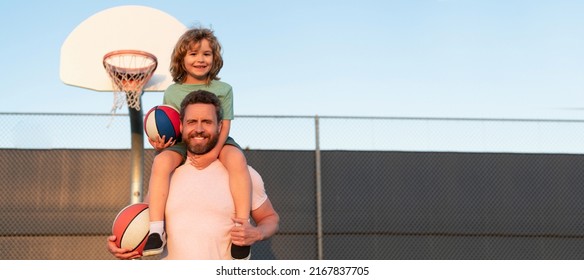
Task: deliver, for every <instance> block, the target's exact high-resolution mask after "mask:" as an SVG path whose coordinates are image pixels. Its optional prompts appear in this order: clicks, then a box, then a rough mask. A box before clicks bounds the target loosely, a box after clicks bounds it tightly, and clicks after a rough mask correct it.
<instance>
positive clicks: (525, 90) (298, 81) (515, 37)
mask: <svg viewBox="0 0 584 280" xmlns="http://www.w3.org/2000/svg"><path fill="white" fill-rule="evenodd" d="M130 4H131V5H145V6H150V7H153V8H156V9H159V10H161V11H164V12H166V13H169V14H171V15H173V16H174V17H176V18H177V19H178V20H179V21H181V22H182V23H184V24H185V25H186V26H192V25H194V24H200V25H203V26H211V27H212V28H213V29H214V30H215V32H216V35H217V36H218V37H219V39H220V41H221V43H222V44H223V47H224V59H225V66H224V68H223V70H222V71H221V73H220V76H221V77H222V80H224V81H226V82H228V83H230V84H231V85H232V86H233V87H234V93H235V113H236V115H237V114H239V115H315V114H318V115H321V116H415V117H488V118H491V117H494V118H537V119H584V110H579V109H580V108H584V16H582V15H584V1H577V0H545V1H538V0H533V1H532V0H529V1H528V0H523V1H519V0H399V1H398V0H388V1H371V0H363V1H344V0H335V1H305V0H297V1H267V0H265V1H257V0H250V1H193V0H184V1H73V0H69V1H65V0H53V1H38V0H32V1H3V2H2V3H0V24H1V26H2V27H1V29H0V32H1V33H0V35H1V37H2V38H3V40H2V41H3V43H2V50H3V53H4V56H3V59H4V63H2V65H3V67H0V76H2V86H3V88H2V92H1V93H0V95H1V96H2V102H0V112H74V113H84V112H88V113H109V111H110V108H111V104H112V100H113V97H112V94H111V93H107V92H93V91H90V90H87V89H82V88H75V87H71V86H67V85H65V84H63V83H62V82H61V81H60V79H59V54H60V47H61V44H62V43H63V41H64V40H65V38H66V37H67V35H68V34H69V33H70V32H71V31H72V30H73V29H74V28H75V27H76V26H77V25H78V24H79V23H81V22H82V21H83V20H85V19H86V18H88V17H90V16H92V15H93V14H95V13H97V12H99V11H102V10H105V9H108V8H111V7H115V6H120V5H130ZM161 101H162V93H152V92H147V93H145V95H144V97H143V102H144V106H145V107H151V106H154V105H156V104H158V103H160V102H161ZM122 112H126V109H123V111H122Z"/></svg>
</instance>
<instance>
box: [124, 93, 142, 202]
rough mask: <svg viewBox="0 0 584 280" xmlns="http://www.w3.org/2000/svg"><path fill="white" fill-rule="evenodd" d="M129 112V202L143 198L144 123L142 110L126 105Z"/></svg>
mask: <svg viewBox="0 0 584 280" xmlns="http://www.w3.org/2000/svg"><path fill="white" fill-rule="evenodd" d="M140 103H142V102H141V100H140ZM128 109H129V114H130V130H131V132H132V135H131V137H132V150H131V156H130V158H131V165H130V166H131V169H130V172H131V180H130V203H131V204H134V203H138V202H142V200H143V194H142V192H143V189H144V187H143V182H144V132H143V131H144V124H143V120H142V111H138V110H136V109H134V108H131V107H128Z"/></svg>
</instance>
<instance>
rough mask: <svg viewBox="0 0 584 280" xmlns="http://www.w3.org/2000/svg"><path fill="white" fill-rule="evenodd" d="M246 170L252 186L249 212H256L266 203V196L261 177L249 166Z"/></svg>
mask: <svg viewBox="0 0 584 280" xmlns="http://www.w3.org/2000/svg"><path fill="white" fill-rule="evenodd" d="M248 168H249V175H250V176H251V184H252V196H251V210H256V209H258V208H259V207H260V206H262V204H264V202H266V200H267V199H268V195H267V194H266V189H265V187H264V180H263V179H262V176H260V174H259V173H258V172H257V171H256V170H255V169H253V168H252V167H251V166H248Z"/></svg>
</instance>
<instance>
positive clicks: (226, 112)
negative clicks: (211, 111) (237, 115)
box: [162, 80, 233, 120]
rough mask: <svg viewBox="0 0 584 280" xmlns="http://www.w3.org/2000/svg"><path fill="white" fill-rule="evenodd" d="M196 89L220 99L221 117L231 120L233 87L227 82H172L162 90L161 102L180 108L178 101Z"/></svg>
mask: <svg viewBox="0 0 584 280" xmlns="http://www.w3.org/2000/svg"><path fill="white" fill-rule="evenodd" d="M196 90H206V91H209V92H211V93H214V94H215V95H217V97H219V100H221V107H222V108H223V119H224V120H233V89H232V88H231V86H230V85H229V84H228V83H224V82H221V81H216V80H215V81H212V82H211V84H210V85H208V86H207V85H204V84H203V85H192V84H172V85H170V86H169V87H168V88H167V89H166V90H165V91H164V97H163V99H162V103H163V104H166V105H171V106H173V107H175V108H176V109H177V110H180V103H181V102H182V101H183V99H184V98H185V96H187V95H188V94H189V93H191V92H193V91H196Z"/></svg>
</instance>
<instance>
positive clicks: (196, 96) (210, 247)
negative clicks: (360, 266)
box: [108, 90, 280, 260]
mask: <svg viewBox="0 0 584 280" xmlns="http://www.w3.org/2000/svg"><path fill="white" fill-rule="evenodd" d="M221 119H222V112H221V106H220V101H219V99H218V98H217V97H216V96H215V95H214V94H212V93H210V92H207V91H202V90H199V91H195V92H192V93H190V94H189V95H187V96H186V97H185V99H184V100H183V102H182V104H181V130H182V139H183V141H184V142H185V143H186V145H187V153H188V155H189V156H188V157H187V158H190V156H201V155H205V154H206V153H207V152H209V151H210V150H211V149H213V147H214V146H215V145H216V144H217V139H218V137H219V132H220V131H221V122H220V121H219V120H221ZM249 169H250V175H251V178H252V188H253V191H252V212H251V216H252V218H253V219H254V221H255V222H256V226H253V225H251V224H250V222H249V221H247V220H243V219H236V218H233V217H234V213H235V209H234V206H233V200H232V198H231V192H230V189H229V178H228V174H227V170H226V169H225V167H224V166H223V165H222V164H221V162H220V161H219V160H215V161H214V162H212V163H211V164H210V165H209V166H206V167H203V168H202V169H197V168H195V167H193V166H192V165H191V164H189V163H186V164H183V165H182V166H180V167H179V168H177V169H176V170H175V171H174V173H173V175H172V178H171V182H170V190H169V195H168V199H167V203H166V232H167V234H168V236H167V243H166V246H167V247H166V248H167V249H166V251H167V252H165V253H164V254H163V258H164V259H208V260H211V259H231V252H230V246H231V243H233V244H236V245H239V246H250V245H252V244H253V243H255V242H257V241H260V240H264V239H267V238H269V237H271V236H272V235H274V234H275V233H276V231H277V230H278V224H279V221H280V218H279V216H278V214H277V213H276V211H275V210H274V208H273V207H272V203H271V202H270V200H269V198H268V197H267V195H266V193H265V189H264V186H263V181H262V179H261V177H260V175H259V174H258V173H257V172H256V171H255V170H254V169H253V168H251V167H250V168H249ZM147 199H148V198H146V200H147ZM234 224H238V225H240V226H234ZM115 238H116V237H115V236H110V237H108V250H109V251H110V253H112V254H113V255H114V256H115V257H117V258H119V259H132V258H137V257H140V254H139V253H138V252H135V251H129V250H128V249H121V248H118V247H116V245H115V243H114V241H115Z"/></svg>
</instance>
